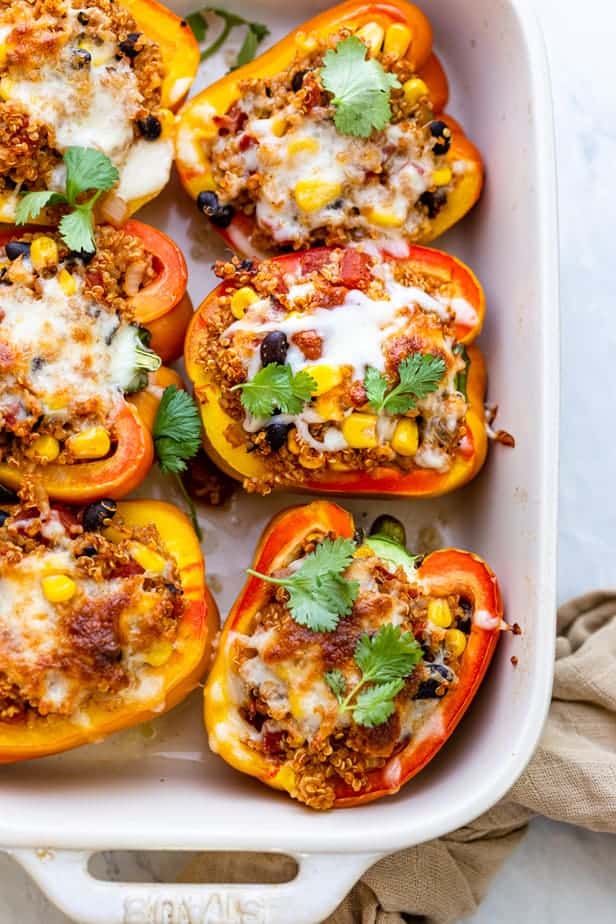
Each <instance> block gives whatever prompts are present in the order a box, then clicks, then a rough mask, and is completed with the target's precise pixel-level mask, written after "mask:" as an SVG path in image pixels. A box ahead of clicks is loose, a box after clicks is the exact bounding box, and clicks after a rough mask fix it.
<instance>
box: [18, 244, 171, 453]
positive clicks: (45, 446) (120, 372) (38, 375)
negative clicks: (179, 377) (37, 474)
mask: <svg viewBox="0 0 616 924" xmlns="http://www.w3.org/2000/svg"><path fill="white" fill-rule="evenodd" d="M96 244H97V250H96V252H95V253H94V254H93V255H91V254H83V253H82V254H76V253H73V252H70V251H69V250H68V249H67V247H66V245H65V244H64V243H63V242H62V240H61V238H60V235H59V234H58V233H57V232H52V231H45V232H33V233H32V232H28V233H24V234H23V235H22V236H21V237H20V238H19V239H18V240H12V241H9V242H8V243H7V244H5V245H4V246H3V247H2V248H0V461H2V462H11V463H14V464H17V465H19V466H20V468H21V469H22V470H24V471H27V470H28V468H29V467H32V466H34V465H40V464H45V463H50V462H59V463H67V464H70V463H72V462H75V461H78V460H80V459H83V458H101V457H104V456H106V455H107V454H108V453H109V452H110V451H111V450H112V445H113V420H114V417H115V416H116V414H117V412H118V410H119V409H120V407H121V406H122V403H123V401H124V395H125V394H126V393H129V392H133V391H138V390H140V389H141V388H144V387H145V385H147V370H148V369H150V370H153V369H156V368H158V366H159V365H160V359H159V357H158V356H157V355H156V354H154V353H153V352H152V351H151V350H149V349H148V347H147V341H148V338H149V334H148V331H146V330H145V329H143V328H140V327H139V326H138V325H137V324H135V322H134V316H133V309H132V297H133V296H134V295H135V294H136V293H137V292H138V291H139V290H140V288H142V287H143V286H146V285H147V284H148V283H149V282H151V281H152V280H153V279H154V278H155V275H156V271H155V269H154V266H153V260H152V255H151V254H150V253H149V252H147V251H146V250H145V248H144V246H143V244H142V243H141V241H140V240H139V239H138V238H136V237H132V236H131V235H129V234H127V233H126V232H124V231H118V230H116V229H114V228H111V227H109V226H99V228H98V229H97V231H96Z"/></svg>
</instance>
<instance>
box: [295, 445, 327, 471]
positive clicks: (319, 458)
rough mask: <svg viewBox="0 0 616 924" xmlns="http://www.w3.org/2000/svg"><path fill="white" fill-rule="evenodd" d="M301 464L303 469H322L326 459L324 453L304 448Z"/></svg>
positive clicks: (300, 458) (300, 459)
mask: <svg viewBox="0 0 616 924" xmlns="http://www.w3.org/2000/svg"><path fill="white" fill-rule="evenodd" d="M299 464H300V465H301V467H302V468H308V469H315V468H322V467H323V466H324V465H325V458H324V456H323V453H321V452H319V451H318V449H312V448H311V447H310V446H304V448H303V449H302V451H301V452H300V454H299Z"/></svg>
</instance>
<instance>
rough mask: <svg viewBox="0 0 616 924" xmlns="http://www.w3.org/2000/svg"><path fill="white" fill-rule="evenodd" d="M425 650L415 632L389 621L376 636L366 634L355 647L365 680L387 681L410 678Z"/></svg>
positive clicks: (356, 658) (356, 657) (357, 661)
mask: <svg viewBox="0 0 616 924" xmlns="http://www.w3.org/2000/svg"><path fill="white" fill-rule="evenodd" d="M422 657H423V652H422V650H421V646H420V645H419V643H418V642H417V641H416V640H415V637H414V636H413V634H412V632H401V630H400V627H399V626H392V625H391V624H389V623H388V624H386V625H384V626H381V628H380V629H379V631H378V632H376V633H375V634H374V635H372V636H369V635H367V634H366V635H362V637H361V638H360V640H359V642H358V643H357V648H356V649H355V661H356V663H357V665H358V666H359V667H360V668H361V671H362V674H363V675H364V679H365V680H368V679H369V680H371V681H374V682H375V683H385V682H388V681H390V680H399V679H400V678H402V677H408V675H409V674H410V673H412V671H413V668H414V667H415V666H416V665H417V664H418V663H419V662H420V661H421V659H422Z"/></svg>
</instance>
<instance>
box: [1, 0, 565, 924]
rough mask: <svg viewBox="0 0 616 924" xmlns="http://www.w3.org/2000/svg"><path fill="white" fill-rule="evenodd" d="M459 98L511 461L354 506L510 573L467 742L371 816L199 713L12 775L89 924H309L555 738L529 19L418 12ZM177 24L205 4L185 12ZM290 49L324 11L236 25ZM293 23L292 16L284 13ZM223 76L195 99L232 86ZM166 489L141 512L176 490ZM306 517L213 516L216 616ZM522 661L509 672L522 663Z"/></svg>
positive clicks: (553, 350) (546, 102) (540, 126)
mask: <svg viewBox="0 0 616 924" xmlns="http://www.w3.org/2000/svg"><path fill="white" fill-rule="evenodd" d="M420 3H421V5H422V7H423V8H424V9H425V11H426V13H427V14H428V15H429V17H430V18H431V20H432V23H433V26H434V32H435V40H436V48H437V50H438V52H439V54H441V55H442V58H443V60H444V62H445V65H446V67H447V70H448V73H449V75H450V78H451V84H452V94H451V97H452V98H451V102H450V106H449V109H450V111H451V112H452V113H453V114H455V115H456V117H458V118H460V119H461V121H462V123H463V124H464V126H465V128H466V129H467V132H468V134H469V135H470V137H471V138H472V139H473V140H474V141H476V143H477V144H478V145H479V147H480V148H481V150H482V152H483V154H484V156H485V160H486V164H487V170H488V174H487V185H486V189H485V193H484V195H483V198H482V200H481V202H480V205H479V207H478V208H476V209H475V211H474V212H473V214H472V215H471V216H470V217H468V218H467V219H466V220H464V221H463V222H462V223H461V224H460V225H459V227H458V228H457V229H456V231H455V233H452V234H449V235H448V236H447V237H446V238H443V239H441V240H440V241H439V242H438V243H439V246H441V247H444V248H445V249H450V250H451V251H453V252H454V253H455V254H457V255H459V256H461V257H462V259H464V260H466V261H467V262H469V263H470V265H471V266H472V267H473V268H474V269H475V271H476V272H477V274H478V275H479V277H480V279H481V280H482V281H483V283H484V285H485V287H486V291H487V299H488V314H487V322H486V326H485V332H484V334H483V335H482V341H483V346H484V349H485V352H486V354H487V357H488V361H489V370H490V383H489V398H490V400H491V401H492V402H496V403H498V405H499V408H500V410H499V424H500V425H501V426H503V427H505V428H506V429H507V430H509V431H511V432H512V433H514V434H515V438H516V448H515V450H513V451H512V450H509V449H505V448H503V447H500V446H493V447H492V451H491V454H490V458H489V460H488V463H487V465H486V468H485V470H484V471H483V473H482V474H481V476H480V477H479V478H478V479H477V480H476V481H475V482H474V483H473V484H472V485H471V486H469V487H468V488H467V489H465V490H462V491H460V492H459V493H457V494H454V495H453V496H449V497H445V498H441V499H439V500H436V501H415V502H413V501H406V502H404V503H399V502H395V501H389V502H384V503H380V502H378V501H368V502H366V501H361V500H360V501H353V502H351V503H350V504H349V506H350V507H351V508H352V509H353V511H354V513H355V515H356V516H357V517H358V519H359V522H360V523H369V522H371V519H372V518H373V517H374V516H375V515H376V512H377V511H382V510H384V511H390V512H395V513H396V515H397V516H400V515H402V516H403V517H404V519H405V520H406V523H407V527H408V531H409V535H410V538H411V546H412V545H413V541H415V542H416V544H419V545H421V544H423V545H424V546H426V545H428V546H429V545H434V544H440V543H445V544H450V543H451V544H455V545H459V546H461V547H466V548H469V549H473V550H475V551H477V552H478V553H479V554H480V555H482V556H484V557H485V558H486V559H487V560H488V561H489V562H490V564H491V565H492V567H493V568H494V570H495V571H496V573H497V574H498V576H499V578H500V580H501V583H502V587H503V590H504V596H505V603H506V615H507V618H508V620H509V622H511V623H513V622H518V623H519V624H520V625H521V626H522V628H523V635H522V636H518V637H513V636H511V635H510V634H508V635H506V636H505V637H503V638H502V641H501V643H500V646H499V649H498V651H497V654H496V657H495V660H494V662H493V664H492V667H491V669H490V671H489V674H488V676H487V678H486V680H485V682H484V684H483V686H482V688H481V690H480V692H479V695H478V696H477V699H476V701H475V703H474V704H473V706H472V708H471V709H470V711H469V713H468V714H467V716H466V718H465V719H464V721H463V722H462V724H461V726H460V727H459V729H458V731H457V732H456V734H455V735H454V736H453V738H452V739H451V740H450V741H449V743H448V744H447V745H446V746H445V747H444V748H443V750H442V751H441V753H440V754H439V755H438V757H437V758H436V759H435V760H434V761H433V762H432V763H431V764H430V765H429V767H428V768H427V769H426V770H425V771H424V772H422V773H421V774H420V775H419V776H418V777H417V778H416V779H414V780H413V781H412V782H411V783H409V784H408V785H407V786H405V788H404V789H403V790H402V792H401V793H400V794H399V795H398V796H396V797H394V798H389V799H384V800H381V801H378V802H376V803H373V804H370V805H367V806H365V807H361V808H354V809H350V810H342V811H337V812H335V813H329V814H327V813H326V814H318V813H315V812H311V811H310V810H308V809H305V808H303V807H301V806H299V805H298V804H297V803H294V802H292V801H291V800H290V799H288V798H287V797H285V796H282V795H280V794H277V793H274V792H272V791H270V790H268V789H267V788H266V787H263V786H260V785H259V784H258V783H256V782H254V781H252V780H249V779H246V778H244V777H242V776H241V775H240V774H237V773H235V772H234V771H232V770H231V769H230V768H229V767H227V766H226V765H225V764H224V763H223V762H222V761H221V760H219V759H218V758H216V757H214V756H212V755H210V754H209V753H208V751H207V745H206V743H205V738H204V733H203V729H202V725H201V717H200V711H201V710H200V697H199V696H198V695H196V696H194V697H192V698H191V699H190V700H188V701H187V702H186V703H184V704H183V705H182V706H180V707H179V708H178V709H176V710H174V711H173V712H172V713H170V714H169V715H167V716H165V717H162V718H161V719H160V720H158V721H157V722H156V723H154V724H153V725H150V726H145V727H142V728H140V729H133V730H130V731H128V732H125V733H123V734H120V735H118V736H116V737H114V738H112V739H110V740H108V741H106V742H103V743H101V744H98V745H91V746H89V747H87V748H82V749H80V750H77V751H74V752H71V753H68V754H66V755H64V756H61V757H54V758H48V759H46V760H40V761H34V762H31V763H29V764H21V765H17V766H14V767H5V768H2V769H1V770H0V844H2V845H4V847H5V848H6V849H7V850H8V851H9V852H10V853H12V854H13V856H15V857H16V858H17V859H18V860H19V862H21V863H22V864H23V865H24V866H25V867H26V868H27V869H28V870H29V872H30V873H31V874H32V875H33V877H34V878H35V879H36V880H37V881H38V883H39V884H40V885H41V887H42V888H43V889H44V891H45V892H46V893H47V894H48V896H49V897H50V898H51V899H52V901H54V902H55V903H56V904H58V905H59V906H61V907H62V908H63V909H64V910H65V912H66V913H67V914H68V915H69V916H72V917H74V918H75V919H76V920H79V921H84V922H89V924H120V922H125V924H168V922H174V924H180V922H181V924H186V922H188V924H265V922H268V924H315V922H318V921H321V920H322V919H323V918H324V917H326V915H327V914H328V913H329V912H330V911H331V910H332V909H333V907H334V906H335V905H336V904H337V903H338V901H339V900H340V899H341V898H342V896H343V895H344V893H345V892H346V891H347V890H348V889H349V888H350V887H351V885H352V884H353V882H354V881H355V880H356V879H357V878H358V877H359V876H360V875H361V873H362V872H363V871H364V869H365V868H367V867H368V866H369V865H370V864H371V863H373V862H374V861H375V860H376V859H378V857H379V856H382V855H383V854H386V853H388V852H391V851H394V850H396V849H398V848H401V847H407V846H410V845H413V844H417V843H419V842H421V841H425V840H428V839H429V838H433V837H436V836H438V835H440V834H443V833H444V832H446V831H450V830H452V829H454V828H455V827H457V826H459V825H462V824H465V823H467V822H469V821H470V820H471V819H473V818H475V817H476V816H477V815H479V814H480V813H481V812H483V811H484V810H485V809H487V808H489V807H490V806H491V805H492V804H493V803H494V802H496V800H497V799H499V798H500V797H501V796H502V795H503V794H504V793H505V792H506V790H507V789H508V788H509V787H510V786H511V784H512V783H513V781H514V780H515V779H516V777H517V776H518V775H519V774H520V772H521V771H522V769H523V767H524V765H525V763H526V762H527V760H528V758H529V757H530V755H531V753H532V751H533V748H534V747H535V744H536V742H537V739H538V736H539V733H540V731H541V727H542V724H543V721H544V717H545V713H546V709H547V705H548V701H549V696H550V689H551V680H552V659H553V645H554V618H555V550H556V490H557V446H558V432H557V427H558V394H557V392H558V387H557V382H558V321H557V318H558V315H557V304H558V303H557V295H558V293H557V243H556V242H557V226H556V205H555V176H554V150H553V138H552V117H551V108H550V96H549V87H548V75H547V71H546V63H545V58H544V51H543V47H542V42H541V38H540V35H539V33H538V30H537V26H536V24H535V21H534V17H533V14H532V11H531V10H530V3H529V4H527V3H526V2H523V0H420ZM171 5H174V6H176V7H177V8H179V11H180V12H182V13H186V12H188V10H189V9H190V8H194V6H196V5H198V4H196V3H192V2H190V0H187V2H186V3H185V4H183V5H180V4H171ZM230 5H231V6H233V7H234V8H235V9H236V10H237V11H238V12H245V15H246V16H248V17H249V18H250V19H254V20H260V21H265V22H268V23H269V24H270V25H271V26H272V32H273V36H274V37H278V36H279V35H282V34H283V33H284V32H285V31H286V30H287V29H288V28H290V27H291V26H293V25H295V24H296V23H299V22H301V21H302V20H303V19H305V18H307V16H309V15H312V14H313V13H314V12H315V11H316V10H317V9H322V8H323V7H325V6H327V4H326V3H324V2H315V0H312V2H311V0H299V2H296V3H295V4H284V3H283V2H282V0H259V2H254V0H251V2H250V4H248V3H247V2H246V0H244V6H242V0H234V2H233V3H231V4H230ZM291 7H292V13H289V12H288V10H289V9H290V8H291ZM224 66H225V64H224V61H222V60H221V61H220V62H219V64H218V66H217V68H212V67H210V68H209V69H208V71H207V73H206V75H203V76H202V77H201V84H204V83H207V82H210V80H211V79H212V78H213V77H215V76H218V73H220V72H222V70H223V68H224ZM144 217H145V219H146V220H150V221H153V222H154V223H156V224H158V225H159V227H161V228H162V229H164V230H166V231H168V232H169V233H170V234H171V235H172V236H174V237H175V239H176V240H177V241H178V243H179V244H180V245H181V246H183V248H184V251H185V253H186V256H187V258H188V260H189V263H190V264H191V270H192V274H191V289H192V296H193V299H194V300H195V301H196V302H197V301H199V300H200V298H201V297H202V296H203V295H204V294H205V293H206V292H207V291H208V289H209V288H210V285H211V284H212V281H213V277H212V275H211V273H210V270H209V266H210V264H211V263H212V261H213V260H214V259H215V258H217V257H218V256H220V255H222V252H223V251H222V250H221V245H220V244H219V243H217V242H216V241H215V240H214V239H213V237H211V236H209V235H208V233H207V231H206V230H205V228H204V223H203V222H202V221H199V218H198V216H197V214H196V213H195V211H194V206H193V205H192V204H191V203H189V202H188V200H187V198H186V197H185V196H184V195H183V194H182V193H181V191H180V190H179V188H178V187H177V186H175V187H173V186H172V187H171V188H170V189H169V190H168V191H167V192H166V194H165V195H164V196H161V198H160V200H158V201H157V202H156V203H155V204H154V205H152V206H150V207H149V208H148V209H147V210H146V212H145V216H144ZM168 490H169V488H168V486H166V487H163V486H162V485H159V484H157V482H156V480H155V478H152V479H151V480H150V482H149V483H148V484H147V486H146V487H144V488H143V489H142V491H141V493H142V494H143V495H148V494H151V493H152V492H165V491H168ZM292 501H293V498H292V497H290V496H288V495H287V496H276V497H275V498H273V499H263V498H257V497H242V496H240V495H238V496H237V497H236V498H235V499H234V501H233V503H232V505H231V508H230V509H225V510H221V511H210V510H204V511H203V517H202V522H203V528H204V533H205V537H206V538H205V543H204V547H205V552H206V555H207V560H208V573H209V576H210V581H211V585H212V589H213V590H214V592H215V593H216V595H217V597H218V599H219V602H220V604H221V609H222V612H225V609H226V608H227V607H228V605H229V604H230V602H231V601H232V599H233V597H234V595H235V593H236V590H237V588H238V586H239V582H240V581H241V580H242V573H243V569H244V568H245V567H246V566H247V565H248V563H249V561H250V557H251V552H252V549H253V547H254V543H255V541H256V539H257V536H258V534H259V533H260V531H261V529H262V527H263V524H264V523H265V521H266V520H267V519H268V518H269V517H270V516H271V515H272V513H273V512H274V511H275V510H278V509H280V508H282V507H284V506H285V505H287V504H289V503H290V502H292ZM513 655H515V656H516V657H517V658H518V665H517V666H516V667H514V666H513V665H512V663H511V657H512V656H513ZM104 849H142V850H154V849H169V850H195V849H204V850H207V849H210V850H238V849H243V850H265V851H283V852H285V853H289V854H292V855H294V856H295V857H296V858H297V860H298V864H299V872H298V876H297V878H296V879H294V880H293V881H291V882H289V883H286V884H283V885H276V886H265V885H242V886H228V885H227V886H225V885H211V884H207V885H194V886H185V885H164V884H157V885H150V884H148V885H145V884H134V883H131V884H127V883H118V882H101V881H97V880H95V879H93V878H91V876H90V874H89V872H88V867H87V863H88V857H89V855H90V854H91V853H92V852H93V851H98V850H104Z"/></svg>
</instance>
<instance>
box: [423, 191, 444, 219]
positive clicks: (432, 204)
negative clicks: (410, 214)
mask: <svg viewBox="0 0 616 924" xmlns="http://www.w3.org/2000/svg"><path fill="white" fill-rule="evenodd" d="M419 201H420V203H421V204H422V205H423V206H425V208H426V210H427V212H428V218H436V216H437V215H438V213H439V212H440V210H441V209H442V208H443V206H444V205H445V203H446V202H447V193H446V192H445V190H444V189H436V190H434V192H431V191H430V190H427V191H426V192H425V193H422V194H421V196H420V197H419Z"/></svg>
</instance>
